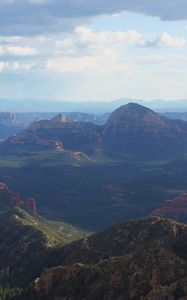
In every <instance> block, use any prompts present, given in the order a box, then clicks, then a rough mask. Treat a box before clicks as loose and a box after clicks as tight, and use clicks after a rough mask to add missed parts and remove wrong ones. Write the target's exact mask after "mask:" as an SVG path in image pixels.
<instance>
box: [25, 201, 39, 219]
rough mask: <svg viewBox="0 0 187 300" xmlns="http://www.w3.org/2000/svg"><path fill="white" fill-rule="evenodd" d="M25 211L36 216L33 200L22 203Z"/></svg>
mask: <svg viewBox="0 0 187 300" xmlns="http://www.w3.org/2000/svg"><path fill="white" fill-rule="evenodd" d="M23 203H24V206H25V208H26V210H28V211H29V212H31V213H32V214H34V215H37V209H36V201H35V200H34V199H33V198H26V199H24V201H23Z"/></svg>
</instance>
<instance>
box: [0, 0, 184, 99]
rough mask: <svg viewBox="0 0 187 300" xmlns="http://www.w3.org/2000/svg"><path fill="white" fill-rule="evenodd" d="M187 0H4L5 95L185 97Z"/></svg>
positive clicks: (1, 85)
mask: <svg viewBox="0 0 187 300" xmlns="http://www.w3.org/2000/svg"><path fill="white" fill-rule="evenodd" d="M186 82H187V0H164V1H163V0H149V1H148V0H102V1H101V0H0V98H1V99H3V98H4V99H25V100H28V101H29V99H43V100H59V101H60V100H63V101H64V100H65V101H101V100H102V101H111V100H113V99H119V98H133V99H145V100H153V99H166V100H172V99H173V100H174V99H187V84H186Z"/></svg>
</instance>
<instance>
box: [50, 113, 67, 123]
mask: <svg viewBox="0 0 187 300" xmlns="http://www.w3.org/2000/svg"><path fill="white" fill-rule="evenodd" d="M52 121H54V122H57V123H67V122H70V119H69V118H67V117H66V116H65V115H64V114H63V113H60V114H58V115H57V116H55V117H54V118H53V119H52Z"/></svg>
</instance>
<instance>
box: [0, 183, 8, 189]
mask: <svg viewBox="0 0 187 300" xmlns="http://www.w3.org/2000/svg"><path fill="white" fill-rule="evenodd" d="M0 190H8V187H7V185H6V184H5V183H3V182H0Z"/></svg>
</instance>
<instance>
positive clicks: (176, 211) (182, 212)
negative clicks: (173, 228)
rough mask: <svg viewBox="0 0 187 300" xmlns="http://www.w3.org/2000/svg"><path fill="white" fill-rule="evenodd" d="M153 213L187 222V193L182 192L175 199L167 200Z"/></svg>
mask: <svg viewBox="0 0 187 300" xmlns="http://www.w3.org/2000/svg"><path fill="white" fill-rule="evenodd" d="M153 215H156V216H160V217H165V218H171V219H174V220H176V221H180V222H185V223H187V193H182V194H180V195H179V196H177V197H176V198H175V199H173V200H166V201H165V203H164V205H163V206H162V207H161V208H159V209H157V210H155V211H154V212H153Z"/></svg>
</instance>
